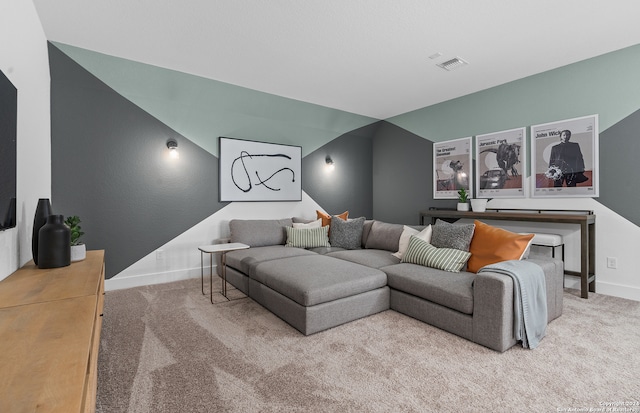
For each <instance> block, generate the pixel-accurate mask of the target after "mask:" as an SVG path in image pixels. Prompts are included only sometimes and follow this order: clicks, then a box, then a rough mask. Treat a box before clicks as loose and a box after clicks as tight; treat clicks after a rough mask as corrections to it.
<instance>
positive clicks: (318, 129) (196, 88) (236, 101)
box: [54, 43, 377, 156]
mask: <svg viewBox="0 0 640 413" xmlns="http://www.w3.org/2000/svg"><path fill="white" fill-rule="evenodd" d="M54 44H55V46H56V47H57V48H58V49H60V50H62V51H63V52H64V53H65V54H66V55H68V56H69V57H71V58H72V59H73V60H75V61H76V62H77V63H78V64H80V65H81V66H82V67H84V68H85V69H86V70H88V71H89V72H90V73H92V74H93V75H94V76H96V77H97V78H98V79H100V80H101V81H103V82H104V83H105V84H107V85H108V86H109V87H111V88H113V89H114V90H115V91H116V92H118V93H120V94H121V95H122V96H124V97H126V98H127V99H129V100H130V101H131V102H133V103H135V104H136V105H138V106H140V108H142V109H143V110H145V111H146V112H148V113H149V114H151V115H153V116H154V117H156V118H157V119H159V120H160V121H162V122H163V123H164V124H166V125H167V126H169V127H171V128H172V129H174V130H175V131H177V132H178V133H180V134H182V135H183V136H186V137H188V138H189V139H190V140H191V141H193V142H194V143H196V144H197V145H200V146H201V147H202V148H204V149H205V150H207V151H209V152H210V153H212V154H213V155H216V156H217V155H218V147H217V138H218V137H219V136H230V137H234V138H242V139H253V140H261V141H265V142H274V143H282V144H290V145H300V146H302V147H303V152H302V155H303V156H305V155H307V154H309V153H311V152H313V151H314V150H316V149H317V148H319V147H321V146H322V145H324V144H326V143H327V142H330V141H331V140H333V139H335V138H336V137H338V136H340V135H342V134H344V133H347V132H349V131H352V130H355V129H358V128H361V127H363V126H366V125H369V124H371V123H374V122H376V121H377V119H373V118H369V117H366V116H361V115H357V114H353V113H348V112H344V111H340V110H337V109H331V108H327V107H324V106H320V105H314V104H311V103H306V102H301V101H298V100H294V99H288V98H285V97H281V96H276V95H272V94H269V93H264V92H259V91H256V90H252V89H247V88H243V87H240V86H235V85H231V84H228V83H223V82H219V81H216V80H211V79H206V78H203V77H199V76H194V75H190V74H186V73H182V72H177V71H174V70H169V69H164V68H161V67H157V66H152V65H148V64H144V63H139V62H134V61H131V60H127V59H121V58H117V57H113V56H109V55H105V54H101V53H97V52H93V51H90V50H86V49H81V48H78V47H73V46H69V45H65V44H61V43H54Z"/></svg>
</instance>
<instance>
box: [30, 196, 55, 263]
mask: <svg viewBox="0 0 640 413" xmlns="http://www.w3.org/2000/svg"><path fill="white" fill-rule="evenodd" d="M49 215H51V202H49V198H40V199H39V200H38V206H37V207H36V214H35V216H34V217H33V233H32V234H31V254H32V255H33V262H34V263H36V265H37V264H38V237H39V234H40V228H42V226H43V225H44V224H46V223H47V217H49Z"/></svg>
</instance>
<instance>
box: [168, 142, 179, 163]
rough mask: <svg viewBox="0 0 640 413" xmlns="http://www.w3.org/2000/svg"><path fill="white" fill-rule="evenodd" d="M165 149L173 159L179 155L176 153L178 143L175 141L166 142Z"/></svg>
mask: <svg viewBox="0 0 640 413" xmlns="http://www.w3.org/2000/svg"><path fill="white" fill-rule="evenodd" d="M167 148H169V156H170V157H171V158H173V159H178V158H179V157H180V154H179V153H178V142H177V141H176V140H175V139H169V140H168V141H167Z"/></svg>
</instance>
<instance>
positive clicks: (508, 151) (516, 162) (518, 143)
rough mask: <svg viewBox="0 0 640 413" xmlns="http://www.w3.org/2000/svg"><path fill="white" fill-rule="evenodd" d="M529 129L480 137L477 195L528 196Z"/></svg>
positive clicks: (477, 161) (496, 196) (497, 196)
mask: <svg viewBox="0 0 640 413" xmlns="http://www.w3.org/2000/svg"><path fill="white" fill-rule="evenodd" d="M526 141H527V131H526V129H525V128H517V129H510V130H506V131H501V132H494V133H487V134H485V135H478V136H476V174H475V175H476V198H524V197H526V196H527V188H526V185H527V180H526V179H525V176H526V172H527V163H526V162H527V153H526V147H527V145H526Z"/></svg>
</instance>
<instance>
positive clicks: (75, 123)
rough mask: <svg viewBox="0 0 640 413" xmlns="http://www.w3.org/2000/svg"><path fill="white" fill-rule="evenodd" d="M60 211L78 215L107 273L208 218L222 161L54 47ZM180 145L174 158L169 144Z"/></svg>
mask: <svg viewBox="0 0 640 413" xmlns="http://www.w3.org/2000/svg"><path fill="white" fill-rule="evenodd" d="M49 59H50V70H51V160H52V165H51V170H52V172H51V173H52V179H51V181H52V188H51V193H52V209H53V211H54V213H56V214H63V215H65V217H66V216H69V215H78V216H79V217H80V218H81V220H82V228H83V230H84V231H85V233H86V234H85V236H84V241H85V243H86V244H87V248H89V249H105V250H106V277H107V278H111V277H112V276H113V275H115V274H117V273H118V272H120V271H122V270H123V269H125V268H127V267H128V266H129V265H131V264H133V263H134V262H136V261H137V260H139V259H141V258H142V257H144V256H145V255H147V254H149V253H151V252H152V251H154V250H155V249H157V248H158V247H159V246H161V245H163V244H165V243H166V242H168V241H169V240H171V239H172V238H175V237H176V236H177V235H179V234H181V233H182V232H184V231H185V230H187V229H188V228H190V227H192V226H193V225H195V224H197V223H198V222H200V221H202V220H203V219H205V218H207V217H208V216H210V215H211V214H213V213H214V212H216V211H217V210H219V209H220V208H222V207H223V206H225V205H226V204H225V203H220V202H218V188H217V185H218V184H217V182H218V159H217V158H216V157H215V156H213V155H212V154H211V153H209V152H207V151H206V150H204V149H202V148H201V147H199V146H197V145H195V144H193V143H192V142H191V141H189V140H188V139H186V138H184V137H183V136H181V135H179V134H177V133H176V132H175V131H173V130H172V129H171V128H169V127H167V126H166V125H165V124H163V123H162V122H160V121H158V120H157V119H156V118H154V117H153V116H151V115H149V114H148V113H147V112H145V111H143V110H142V109H140V108H139V107H138V106H136V105H134V104H133V103H131V102H130V101H129V100H127V99H125V98H123V97H122V96H121V95H119V94H118V93H116V92H115V91H114V90H113V89H111V88H110V87H108V86H106V85H105V84H104V83H103V82H101V81H100V80H98V79H97V78H96V77H95V76H93V75H91V74H90V73H89V72H87V71H86V70H85V69H84V68H82V67H81V66H79V65H78V64H77V63H75V62H74V61H73V60H71V59H70V58H69V57H67V56H66V55H65V54H64V53H62V52H61V51H60V50H59V49H57V48H56V47H55V46H53V45H51V44H49ZM169 138H174V139H176V140H177V142H178V149H179V152H180V155H181V158H180V159H177V160H175V159H169V158H168V149H167V146H166V142H167V140H168V139H169Z"/></svg>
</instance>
